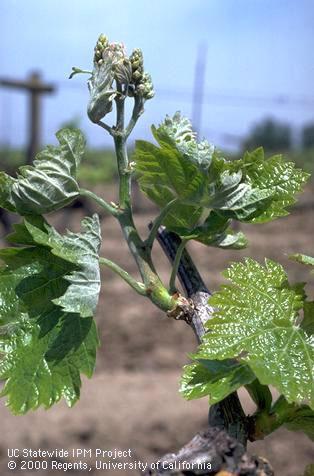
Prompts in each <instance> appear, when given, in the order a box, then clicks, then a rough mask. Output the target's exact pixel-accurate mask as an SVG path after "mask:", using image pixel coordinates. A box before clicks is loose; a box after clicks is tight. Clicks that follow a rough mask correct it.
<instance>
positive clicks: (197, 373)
mask: <svg viewBox="0 0 314 476" xmlns="http://www.w3.org/2000/svg"><path fill="white" fill-rule="evenodd" d="M254 379H255V375H254V374H253V372H252V370H251V369H250V368H249V367H248V366H247V365H245V364H242V363H238V362H236V361H234V360H222V361H219V360H203V359H200V360H198V361H197V362H196V363H192V364H189V365H186V366H184V367H183V375H182V378H181V385H180V392H181V394H182V395H183V396H184V398H186V399H187V400H192V399H194V398H201V397H205V396H208V397H209V403H210V405H213V404H214V403H218V402H220V401H221V400H223V399H224V398H225V397H227V396H228V395H229V394H230V393H232V392H234V391H236V390H237V389H238V388H240V387H242V385H245V384H247V383H250V382H252V381H253V380H254Z"/></svg>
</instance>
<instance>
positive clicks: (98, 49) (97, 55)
mask: <svg viewBox="0 0 314 476" xmlns="http://www.w3.org/2000/svg"><path fill="white" fill-rule="evenodd" d="M108 45H109V41H108V38H107V37H106V36H105V35H103V34H101V35H100V36H99V38H98V40H97V43H96V46H95V48H94V63H95V64H98V62H99V61H100V60H101V59H102V55H103V52H104V50H105V49H106V48H107V46H108Z"/></svg>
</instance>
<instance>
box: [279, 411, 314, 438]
mask: <svg viewBox="0 0 314 476" xmlns="http://www.w3.org/2000/svg"><path fill="white" fill-rule="evenodd" d="M284 425H285V427H286V428H287V429H288V430H290V431H303V432H304V433H305V434H306V435H307V436H308V437H309V438H311V440H313V441H314V411H313V410H311V409H310V408H309V407H308V406H307V405H302V406H300V407H299V408H298V409H297V410H296V411H295V413H294V415H293V416H292V417H291V418H289V420H288V421H286V422H285V423H284Z"/></svg>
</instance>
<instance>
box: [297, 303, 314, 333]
mask: <svg viewBox="0 0 314 476" xmlns="http://www.w3.org/2000/svg"><path fill="white" fill-rule="evenodd" d="M300 325H301V327H302V329H303V330H304V331H305V332H306V333H307V334H308V335H309V336H313V335H314V302H313V301H306V302H305V303H304V307H303V319H302V322H301V324H300Z"/></svg>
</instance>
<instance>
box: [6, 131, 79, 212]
mask: <svg viewBox="0 0 314 476" xmlns="http://www.w3.org/2000/svg"><path fill="white" fill-rule="evenodd" d="M56 136H57V139H58V140H59V142H60V145H59V147H53V146H47V147H46V148H45V149H44V150H42V151H41V152H39V153H38V154H37V156H36V160H35V161H34V165H29V166H23V167H20V168H19V171H18V176H17V178H16V179H15V178H12V177H10V176H9V175H7V174H5V173H4V172H0V186H1V191H0V206H1V207H3V208H6V209H8V210H10V211H12V212H15V213H19V214H20V215H22V216H24V215H29V214H36V215H42V214H44V213H49V212H52V211H55V210H58V209H59V208H63V207H64V206H66V205H68V204H69V203H71V202H72V201H73V200H74V199H75V198H76V197H77V196H78V195H79V186H78V184H77V182H76V174H77V168H78V166H79V163H80V161H81V158H82V156H83V153H84V147H85V141H84V137H83V135H82V133H81V132H80V131H79V130H77V129H61V130H60V131H59V132H57V134H56Z"/></svg>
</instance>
